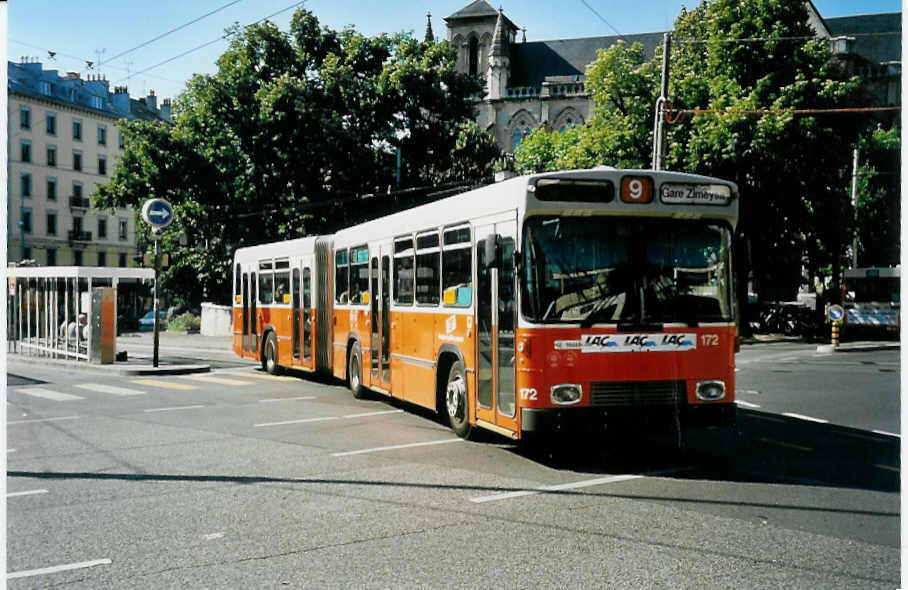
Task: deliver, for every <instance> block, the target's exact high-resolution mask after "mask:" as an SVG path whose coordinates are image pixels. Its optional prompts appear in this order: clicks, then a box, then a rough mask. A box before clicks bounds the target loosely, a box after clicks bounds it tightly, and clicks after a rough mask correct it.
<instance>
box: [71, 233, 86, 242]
mask: <svg viewBox="0 0 908 590" xmlns="http://www.w3.org/2000/svg"><path fill="white" fill-rule="evenodd" d="M69 241H70V242H90V241H91V232H90V231H79V230H70V232H69Z"/></svg>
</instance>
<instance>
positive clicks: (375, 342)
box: [370, 246, 391, 392]
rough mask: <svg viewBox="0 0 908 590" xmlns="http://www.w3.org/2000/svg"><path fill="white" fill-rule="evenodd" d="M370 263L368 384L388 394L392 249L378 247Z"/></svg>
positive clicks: (389, 378)
mask: <svg viewBox="0 0 908 590" xmlns="http://www.w3.org/2000/svg"><path fill="white" fill-rule="evenodd" d="M377 254H378V256H374V257H373V258H372V262H371V272H372V274H371V276H372V301H371V305H372V341H371V355H370V356H371V367H372V372H371V383H372V386H373V387H376V388H379V389H383V390H385V391H387V392H390V391H391V352H390V346H391V342H390V334H391V330H390V323H391V248H390V246H380V247H379V249H378V252H377Z"/></svg>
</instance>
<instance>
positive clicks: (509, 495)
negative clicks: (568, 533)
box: [470, 475, 643, 504]
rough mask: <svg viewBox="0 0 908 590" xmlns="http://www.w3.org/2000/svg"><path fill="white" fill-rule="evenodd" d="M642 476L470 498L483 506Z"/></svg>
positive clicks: (585, 481) (565, 484)
mask: <svg viewBox="0 0 908 590" xmlns="http://www.w3.org/2000/svg"><path fill="white" fill-rule="evenodd" d="M642 477H643V476H642V475H610V476H608V477H598V478H596V479H587V480H584V481H574V482H570V483H563V484H558V485H554V486H542V487H539V488H535V489H532V490H519V491H515V492H503V493H500V494H492V495H491V496H479V497H477V498H470V502H473V503H476V504H481V503H483V502H494V501H496V500H508V499H510V498H520V497H522V496H533V495H536V494H544V493H545V492H558V491H562V490H574V489H577V488H587V487H591V486H598V485H604V484H608V483H617V482H619V481H629V480H632V479H640V478H642Z"/></svg>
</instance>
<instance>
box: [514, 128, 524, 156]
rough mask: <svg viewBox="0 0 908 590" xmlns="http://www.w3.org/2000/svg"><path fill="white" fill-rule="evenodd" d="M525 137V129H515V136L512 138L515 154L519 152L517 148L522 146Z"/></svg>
mask: <svg viewBox="0 0 908 590" xmlns="http://www.w3.org/2000/svg"><path fill="white" fill-rule="evenodd" d="M523 136H524V131H523V129H521V128H520V127H516V128H514V136H513V137H512V138H511V139H512V141H511V143H512V144H513V145H512V147H511V150H512V151H515V152H516V151H517V146H518V145H520V142H521V141H523Z"/></svg>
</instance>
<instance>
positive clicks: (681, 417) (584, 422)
mask: <svg viewBox="0 0 908 590" xmlns="http://www.w3.org/2000/svg"><path fill="white" fill-rule="evenodd" d="M736 410H737V407H736V405H735V404H734V403H721V404H719V403H714V404H698V405H683V406H680V407H678V408H675V407H673V406H643V407H639V406H638V407H618V408H602V407H590V406H586V407H575V408H521V410H520V421H521V430H522V431H523V432H524V433H527V434H547V433H559V432H562V433H576V432H603V431H605V430H606V429H608V428H609V427H620V426H630V427H634V428H638V427H640V426H646V425H652V426H656V427H658V426H659V425H661V424H675V425H677V424H678V422H680V425H681V428H682V429H686V428H704V427H711V426H719V427H731V426H734V425H735V420H736Z"/></svg>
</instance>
